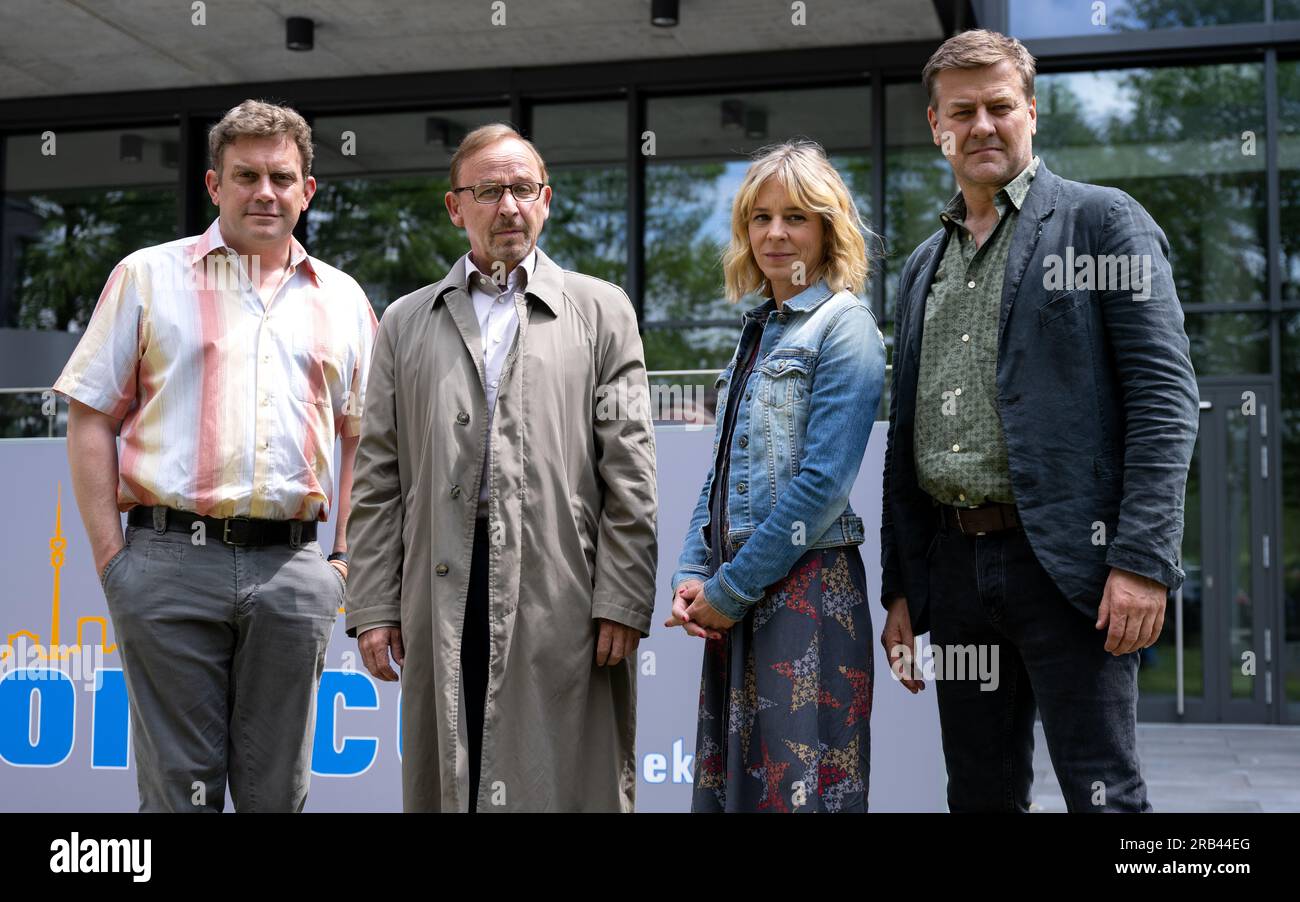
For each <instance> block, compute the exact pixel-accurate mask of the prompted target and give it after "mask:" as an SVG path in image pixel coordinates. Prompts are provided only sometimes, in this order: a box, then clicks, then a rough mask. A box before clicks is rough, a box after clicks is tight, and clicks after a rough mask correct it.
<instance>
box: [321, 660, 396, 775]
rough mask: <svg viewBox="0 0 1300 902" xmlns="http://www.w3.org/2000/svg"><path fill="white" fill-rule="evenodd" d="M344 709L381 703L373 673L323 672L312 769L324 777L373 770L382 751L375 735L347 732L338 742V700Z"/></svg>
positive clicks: (350, 671)
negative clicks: (335, 717)
mask: <svg viewBox="0 0 1300 902" xmlns="http://www.w3.org/2000/svg"><path fill="white" fill-rule="evenodd" d="M336 702H341V703H342V707H343V710H345V711H347V710H352V709H357V708H366V709H370V710H374V709H376V708H378V707H379V693H378V692H376V691H375V684H374V683H373V682H371V679H370V677H369V676H367V675H366V674H364V673H361V672H360V671H357V670H327V671H325V672H324V673H323V674H321V680H320V689H319V690H318V692H317V694H316V738H315V741H314V744H313V745H312V754H311V771H312V773H313V774H319V775H320V776H323V777H355V776H357V775H358V774H364V773H365V772H366V771H368V770H370V766H371V765H372V764H374V763H375V755H376V754H377V753H378V751H379V740H378V739H376V738H375V737H373V736H344V737H343V741H342V742H336V740H335V733H336V729H335V726H334V714H335V703H336Z"/></svg>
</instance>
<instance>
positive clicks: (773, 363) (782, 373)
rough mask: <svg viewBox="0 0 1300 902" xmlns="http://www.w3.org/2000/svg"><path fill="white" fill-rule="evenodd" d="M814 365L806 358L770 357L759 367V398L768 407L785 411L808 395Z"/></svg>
mask: <svg viewBox="0 0 1300 902" xmlns="http://www.w3.org/2000/svg"><path fill="white" fill-rule="evenodd" d="M811 370H812V363H811V361H810V360H808V359H807V358H806V357H783V356H781V357H778V356H773V357H769V358H768V359H767V360H764V361H763V362H762V363H761V364H759V366H758V372H759V375H760V377H761V379H762V382H761V384H760V386H759V398H760V399H761V400H762V402H763V403H764V404H766V405H767V406H768V407H771V408H773V409H776V410H783V409H785V408H787V407H789V406H790V405H791V404H795V403H797V402H799V401H802V400H803V399H804V397H805V396H806V395H807V393H808V378H809V373H810V372H811Z"/></svg>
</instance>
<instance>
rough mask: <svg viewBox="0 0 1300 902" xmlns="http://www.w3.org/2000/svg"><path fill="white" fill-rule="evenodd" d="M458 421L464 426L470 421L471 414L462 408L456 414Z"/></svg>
mask: <svg viewBox="0 0 1300 902" xmlns="http://www.w3.org/2000/svg"><path fill="white" fill-rule="evenodd" d="M456 422H457V423H460V424H461V425H462V426H464V425H466V424H467V423H469V414H467V413H466V412H465V411H463V410H462V411H461V412H460V413H458V414H456Z"/></svg>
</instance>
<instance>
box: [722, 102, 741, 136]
mask: <svg viewBox="0 0 1300 902" xmlns="http://www.w3.org/2000/svg"><path fill="white" fill-rule="evenodd" d="M744 124H745V104H744V103H743V102H742V101H739V100H724V101H722V127H723V128H725V129H730V130H732V131H738V130H739V129H740V127H741V126H743V125H744Z"/></svg>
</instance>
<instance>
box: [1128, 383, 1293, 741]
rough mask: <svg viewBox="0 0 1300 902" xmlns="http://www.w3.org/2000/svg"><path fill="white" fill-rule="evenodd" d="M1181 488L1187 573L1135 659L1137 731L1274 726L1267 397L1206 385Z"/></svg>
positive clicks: (1264, 392)
mask: <svg viewBox="0 0 1300 902" xmlns="http://www.w3.org/2000/svg"><path fill="white" fill-rule="evenodd" d="M1200 392H1201V413H1200V432H1199V434H1198V436H1197V442H1196V450H1195V453H1194V456H1193V459H1192V467H1191V471H1190V473H1189V474H1188V479H1187V495H1186V501H1185V507H1184V512H1185V529H1184V535H1183V569H1184V571H1186V573H1187V577H1186V580H1185V582H1184V583H1183V586H1182V588H1181V590H1180V591H1179V592H1171V593H1170V596H1169V603H1168V608H1167V609H1166V613H1165V625H1164V630H1163V631H1162V633H1161V636H1160V639H1159V641H1158V642H1157V643H1156V644H1155V645H1154V646H1152V647H1151V648H1149V649H1146V650H1145V651H1144V652H1143V653H1142V667H1141V669H1140V671H1139V674H1138V683H1139V689H1140V700H1139V708H1138V713H1139V717H1141V718H1142V719H1144V720H1185V721H1192V722H1202V723H1220V722H1223V723H1275V722H1278V719H1279V716H1280V704H1279V702H1278V699H1277V694H1278V693H1277V687H1276V679H1277V672H1276V671H1277V660H1276V649H1275V647H1274V643H1275V641H1276V638H1277V636H1278V623H1279V616H1280V611H1279V610H1278V604H1277V593H1276V591H1275V582H1276V581H1275V579H1274V572H1273V567H1274V562H1273V560H1272V558H1273V556H1274V555H1273V547H1272V546H1273V544H1274V542H1273V537H1274V536H1275V535H1276V528H1275V526H1274V524H1275V522H1276V520H1275V506H1276V498H1275V496H1276V485H1277V477H1276V474H1275V473H1274V472H1273V471H1274V470H1275V469H1276V467H1275V466H1272V465H1271V462H1270V461H1269V444H1270V439H1269V429H1270V423H1269V419H1270V416H1273V415H1274V413H1273V412H1274V411H1275V409H1276V408H1275V405H1274V403H1273V397H1272V389H1271V386H1270V385H1269V384H1268V383H1267V382H1266V381H1262V380H1254V379H1237V378H1233V379H1205V380H1202V381H1201V384H1200Z"/></svg>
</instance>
